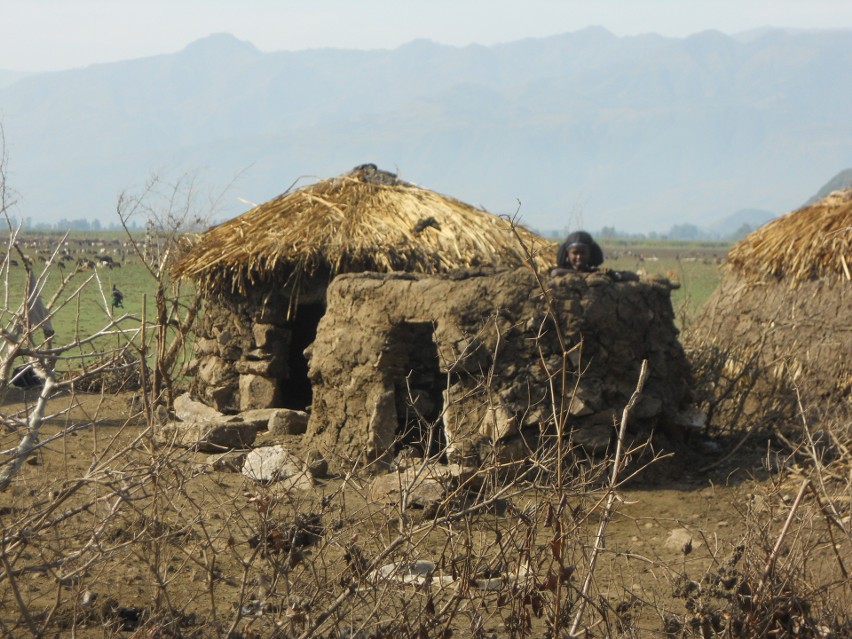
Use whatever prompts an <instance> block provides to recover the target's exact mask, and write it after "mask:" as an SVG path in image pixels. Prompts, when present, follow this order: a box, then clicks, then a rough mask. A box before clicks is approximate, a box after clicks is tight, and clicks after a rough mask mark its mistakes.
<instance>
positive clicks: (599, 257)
mask: <svg viewBox="0 0 852 639" xmlns="http://www.w3.org/2000/svg"><path fill="white" fill-rule="evenodd" d="M572 244H585V245H586V246H588V247H589V266H592V267H596V266H600V265H601V264H603V261H604V256H603V250H602V249H601V247H600V246H599V245H598V243H597V242H595V240H594V239H593V238H592V236H591V235H590V234H589V233H586V232H585V231H574V232H573V233H571V234H569V235H568V237H566V238H565V241H564V242H562V244H560V245H559V251H558V252H557V253H556V265H557V266H559V267H561V268H571V265H570V264H568V247H569V246H571V245H572Z"/></svg>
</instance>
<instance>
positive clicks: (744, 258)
mask: <svg viewBox="0 0 852 639" xmlns="http://www.w3.org/2000/svg"><path fill="white" fill-rule="evenodd" d="M727 266H728V268H729V269H731V270H732V271H734V272H736V273H737V274H738V275H739V276H740V277H747V278H750V279H759V280H766V281H772V280H778V281H783V282H785V283H786V284H787V285H789V286H794V287H795V286H797V285H799V284H801V283H802V282H806V281H812V280H816V279H826V280H829V281H831V280H840V281H846V282H850V281H852V275H850V269H852V189H846V190H842V191H835V192H834V193H831V194H829V195H828V196H826V197H825V198H824V199H822V200H820V201H818V202H815V203H814V204H812V205H810V206H805V207H803V208H801V209H798V210H796V211H793V212H792V213H788V214H787V215H783V216H781V217H779V218H777V219H775V220H773V221H771V222H769V223H768V224H766V225H764V226H762V227H760V228H759V229H757V230H756V231H754V232H753V233H751V234H750V235H748V237H746V238H744V239H743V240H742V241H741V242H739V243H738V244H736V245H735V246H734V247H733V248H732V249H731V251H730V252H729V253H728V260H727Z"/></svg>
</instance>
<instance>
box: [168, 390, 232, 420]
mask: <svg viewBox="0 0 852 639" xmlns="http://www.w3.org/2000/svg"><path fill="white" fill-rule="evenodd" d="M174 409H175V417H177V418H178V419H179V420H181V421H182V422H198V421H203V420H205V419H219V418H220V417H223V415H222V413H220V412H219V411H218V410H216V409H215V408H213V407H212V406H208V405H207V404H202V403H201V402H199V401H196V400H194V399H192V398H191V397H190V396H189V393H184V394H183V395H180V396H178V397H176V398H175V405H174Z"/></svg>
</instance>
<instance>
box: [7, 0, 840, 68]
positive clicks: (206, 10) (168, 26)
mask: <svg viewBox="0 0 852 639" xmlns="http://www.w3.org/2000/svg"><path fill="white" fill-rule="evenodd" d="M591 25H599V26H602V27H604V28H606V29H608V30H609V31H611V32H613V33H614V34H616V35H619V36H623V35H635V34H640V33H648V32H656V33H660V34H662V35H666V36H673V37H684V36H687V35H690V34H692V33H697V32H699V31H704V30H707V29H716V30H719V31H722V32H724V33H728V34H733V33H738V32H741V31H746V30H749V29H754V28H759V27H763V26H774V27H785V28H797V29H837V28H840V29H850V28H852V0H0V69H6V70H13V71H52V70H63V69H69V68H75V67H82V66H87V65H89V64H93V63H99V62H115V61H119V60H129V59H133V58H141V57H146V56H151V55H158V54H162V53H174V52H176V51H179V50H180V49H183V48H184V47H185V46H186V45H187V44H189V43H190V42H193V41H195V40H198V39H199V38H203V37H205V36H208V35H210V34H211V33H220V32H228V33H232V34H233V35H235V36H237V37H238V38H240V39H241V40H247V41H249V42H251V43H253V44H254V45H255V46H256V47H257V48H258V49H260V50H261V51H267V52H268V51H282V50H289V51H296V50H302V49H309V48H321V47H336V48H352V49H392V48H395V47H398V46H400V45H402V44H404V43H406V42H410V41H411V40H414V39H417V38H426V39H429V40H433V41H435V42H438V43H440V44H449V45H455V46H463V45H467V44H471V43H477V44H483V45H492V44H495V43H498V42H510V41H513V40H520V39H522V38H528V37H533V38H540V37H545V36H549V35H555V34H560V33H567V32H572V31H577V30H579V29H582V28H584V27H588V26H591Z"/></svg>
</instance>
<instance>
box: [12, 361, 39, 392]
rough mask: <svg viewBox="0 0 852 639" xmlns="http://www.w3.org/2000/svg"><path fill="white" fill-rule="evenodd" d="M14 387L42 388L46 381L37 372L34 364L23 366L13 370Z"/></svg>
mask: <svg viewBox="0 0 852 639" xmlns="http://www.w3.org/2000/svg"><path fill="white" fill-rule="evenodd" d="M11 382H12V386H17V387H18V388H41V387H42V386H44V380H43V379H42V378H41V377H40V376H39V374H38V373H37V372H36V370H35V368H34V367H33V365H32V364H21V365H20V366H15V368H14V369H13V370H12V379H11Z"/></svg>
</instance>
